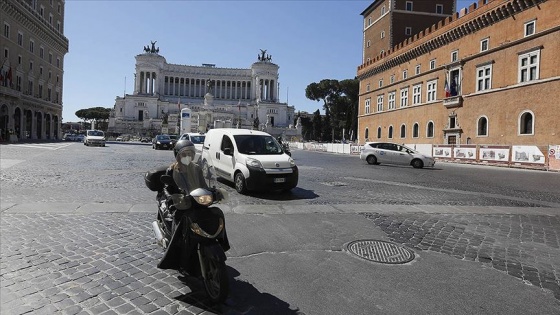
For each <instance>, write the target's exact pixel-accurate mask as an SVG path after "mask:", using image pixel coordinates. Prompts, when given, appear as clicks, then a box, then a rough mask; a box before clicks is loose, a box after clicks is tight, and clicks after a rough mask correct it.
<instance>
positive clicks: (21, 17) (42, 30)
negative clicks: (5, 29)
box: [0, 0, 69, 55]
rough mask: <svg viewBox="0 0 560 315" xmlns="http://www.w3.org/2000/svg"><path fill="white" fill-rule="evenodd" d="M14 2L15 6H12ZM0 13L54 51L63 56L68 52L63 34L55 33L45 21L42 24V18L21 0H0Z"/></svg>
mask: <svg viewBox="0 0 560 315" xmlns="http://www.w3.org/2000/svg"><path fill="white" fill-rule="evenodd" d="M14 2H16V3H17V5H16V4H14ZM0 11H2V12H6V14H7V15H9V16H10V17H12V18H13V19H14V20H16V21H17V22H18V23H20V24H21V25H23V26H24V27H26V28H27V29H28V30H30V32H31V33H32V34H34V35H36V36H38V37H39V38H40V39H41V40H42V41H43V42H45V43H47V44H48V45H49V46H50V47H52V48H53V49H54V50H56V51H58V52H60V53H62V54H63V55H64V54H66V53H67V52H68V47H69V44H68V39H67V38H66V37H65V36H64V35H63V34H61V33H59V32H58V31H56V29H55V28H54V27H53V26H52V25H49V24H48V23H46V21H45V22H42V18H41V17H40V16H39V14H38V13H37V12H35V11H33V9H32V8H31V7H29V5H27V4H26V3H25V2H23V1H21V0H17V1H8V0H1V5H0ZM43 21H44V20H43Z"/></svg>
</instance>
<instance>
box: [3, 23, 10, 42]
mask: <svg viewBox="0 0 560 315" xmlns="http://www.w3.org/2000/svg"><path fill="white" fill-rule="evenodd" d="M4 37H6V38H8V39H10V24H8V23H4Z"/></svg>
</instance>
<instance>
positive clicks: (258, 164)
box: [246, 158, 263, 168]
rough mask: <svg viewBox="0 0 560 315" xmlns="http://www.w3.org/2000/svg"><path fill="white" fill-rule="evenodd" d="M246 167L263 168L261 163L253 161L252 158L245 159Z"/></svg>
mask: <svg viewBox="0 0 560 315" xmlns="http://www.w3.org/2000/svg"><path fill="white" fill-rule="evenodd" d="M246 164H247V166H251V167H256V168H263V166H262V164H261V162H260V161H259V160H255V159H252V158H247V163H246Z"/></svg>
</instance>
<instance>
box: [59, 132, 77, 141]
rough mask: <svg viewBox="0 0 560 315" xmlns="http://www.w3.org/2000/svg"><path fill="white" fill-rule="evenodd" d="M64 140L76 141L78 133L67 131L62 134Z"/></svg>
mask: <svg viewBox="0 0 560 315" xmlns="http://www.w3.org/2000/svg"><path fill="white" fill-rule="evenodd" d="M62 141H76V135H75V134H72V133H65V134H64V135H63V136H62Z"/></svg>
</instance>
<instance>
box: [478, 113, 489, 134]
mask: <svg viewBox="0 0 560 315" xmlns="http://www.w3.org/2000/svg"><path fill="white" fill-rule="evenodd" d="M476 130H477V133H476V134H477V135H478V136H487V135H488V118H486V117H484V116H482V117H480V118H479V119H478V124H477V127H476Z"/></svg>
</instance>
